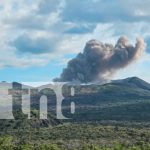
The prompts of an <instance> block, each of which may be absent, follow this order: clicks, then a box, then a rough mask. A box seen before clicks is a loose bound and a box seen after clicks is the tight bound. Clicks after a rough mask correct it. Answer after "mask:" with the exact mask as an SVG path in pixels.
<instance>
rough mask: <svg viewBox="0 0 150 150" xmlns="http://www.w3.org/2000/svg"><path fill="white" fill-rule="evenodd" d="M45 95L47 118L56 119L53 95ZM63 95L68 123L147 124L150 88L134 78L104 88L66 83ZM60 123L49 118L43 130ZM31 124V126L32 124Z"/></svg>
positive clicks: (149, 120) (34, 104) (105, 84)
mask: <svg viewBox="0 0 150 150" xmlns="http://www.w3.org/2000/svg"><path fill="white" fill-rule="evenodd" d="M47 86H48V85H43V86H42V87H45V88H46V87H47ZM71 87H74V89H75V95H74V96H71V94H70V93H71ZM40 88H41V87H39V89H40ZM45 95H47V96H48V98H49V105H48V108H49V110H50V111H49V114H50V116H55V114H56V95H55V93H54V92H53V91H52V90H47V91H45ZM63 95H64V97H65V99H64V100H63V103H62V112H63V115H64V116H65V117H68V118H72V119H71V120H67V121H75V122H82V121H86V122H89V121H109V122H110V121H128V122H134V121H136V122H150V84H149V83H147V82H145V81H144V80H142V79H140V78H137V77H130V78H126V79H123V80H113V81H111V82H108V83H104V84H98V83H90V84H75V83H73V84H71V83H69V84H67V83H66V84H65V85H64V86H63ZM39 96H40V95H39V94H37V95H34V97H32V98H33V99H34V100H33V103H32V106H33V107H34V110H38V108H39V104H38V102H39ZM71 102H74V103H75V108H76V109H75V113H74V114H72V113H71ZM17 107H18V105H17V103H16V112H17V111H18V110H17ZM34 110H33V111H34ZM36 122H37V126H39V124H41V121H40V120H39V121H36ZM1 123H2V122H0V124H1ZM6 123H8V122H6ZM45 123H46V124H45ZM60 123H61V121H59V120H57V119H55V118H54V117H49V119H48V120H47V121H44V126H45V125H46V126H48V125H55V124H56V125H57V124H60ZM13 124H14V123H13ZM32 124H34V123H33V122H32ZM14 126H16V124H14Z"/></svg>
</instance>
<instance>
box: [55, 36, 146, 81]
mask: <svg viewBox="0 0 150 150" xmlns="http://www.w3.org/2000/svg"><path fill="white" fill-rule="evenodd" d="M144 49H145V43H144V40H143V39H142V38H137V39H136V44H135V46H133V45H131V44H130V43H129V41H128V39H127V38H126V37H120V38H119V40H118V41H117V43H116V45H115V46H113V45H112V44H103V43H102V42H99V41H97V40H90V41H88V42H87V43H86V46H85V48H84V51H83V53H79V54H78V55H77V56H76V57H75V58H73V59H72V60H70V61H69V62H68V65H67V68H65V69H64V70H63V72H62V74H61V75H60V78H57V79H54V81H60V82H67V81H78V82H82V83H86V82H93V81H104V80H107V79H108V78H110V77H111V76H112V75H113V74H114V73H115V72H116V71H117V70H118V69H121V68H124V67H126V66H127V65H129V64H130V63H132V62H133V61H134V60H136V59H138V58H139V57H140V56H141V55H142V53H143V52H144Z"/></svg>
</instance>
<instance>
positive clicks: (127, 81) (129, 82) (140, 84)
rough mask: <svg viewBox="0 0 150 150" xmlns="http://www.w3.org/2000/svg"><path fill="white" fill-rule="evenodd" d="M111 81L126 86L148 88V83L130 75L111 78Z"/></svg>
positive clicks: (149, 86) (149, 87)
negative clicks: (120, 78) (119, 78)
mask: <svg viewBox="0 0 150 150" xmlns="http://www.w3.org/2000/svg"><path fill="white" fill-rule="evenodd" d="M111 82H112V83H116V84H123V85H128V86H133V87H134V86H136V87H139V88H142V89H147V90H150V84H149V83H147V82H145V81H144V80H142V79H140V78H138V77H130V78H126V79H123V80H113V81H111Z"/></svg>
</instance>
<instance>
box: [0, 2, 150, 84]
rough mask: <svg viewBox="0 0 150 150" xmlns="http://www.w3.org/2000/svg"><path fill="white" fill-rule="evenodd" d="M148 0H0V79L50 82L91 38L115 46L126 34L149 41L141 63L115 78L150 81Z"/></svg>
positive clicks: (140, 60) (126, 69)
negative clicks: (138, 78) (133, 78)
mask: <svg viewBox="0 0 150 150" xmlns="http://www.w3.org/2000/svg"><path fill="white" fill-rule="evenodd" d="M149 6H150V1H149V0H145V1H142V0H132V1H131V0H126V1H124V0H114V1H110V0H34V1H31V0H19V1H18V0H7V1H6V0H1V2H0V33H1V34H0V80H1V81H3V80H5V81H20V82H41V81H44V82H48V81H51V80H52V79H53V78H55V77H58V76H59V75H60V73H61V72H62V69H63V68H64V67H65V66H66V64H67V62H68V60H69V59H71V58H73V57H74V56H75V55H76V54H77V53H78V52H82V50H83V48H84V46H85V43H86V42H87V41H88V40H90V39H97V40H99V41H102V42H106V43H112V44H115V43H116V41H117V39H118V38H119V37H120V36H122V35H125V36H127V37H128V39H129V40H130V42H131V43H132V44H135V40H136V37H139V36H140V37H143V38H144V40H145V42H146V43H147V48H146V50H145V53H144V54H143V56H142V57H141V59H139V60H138V61H136V62H134V63H133V64H131V65H130V66H128V67H127V68H124V69H121V70H119V71H118V72H117V73H116V74H115V75H114V76H113V79H118V78H126V77H129V76H138V77H141V78H143V79H144V80H146V81H149V82H150V72H149V66H150V54H149V53H150V49H149V48H150V46H149V45H150V25H149V23H150V9H149Z"/></svg>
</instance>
